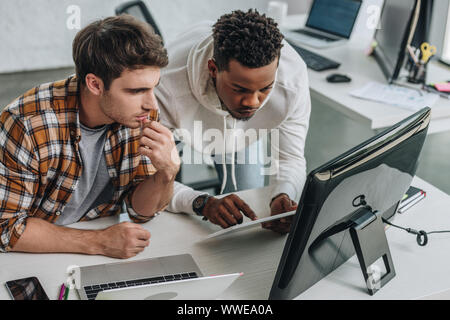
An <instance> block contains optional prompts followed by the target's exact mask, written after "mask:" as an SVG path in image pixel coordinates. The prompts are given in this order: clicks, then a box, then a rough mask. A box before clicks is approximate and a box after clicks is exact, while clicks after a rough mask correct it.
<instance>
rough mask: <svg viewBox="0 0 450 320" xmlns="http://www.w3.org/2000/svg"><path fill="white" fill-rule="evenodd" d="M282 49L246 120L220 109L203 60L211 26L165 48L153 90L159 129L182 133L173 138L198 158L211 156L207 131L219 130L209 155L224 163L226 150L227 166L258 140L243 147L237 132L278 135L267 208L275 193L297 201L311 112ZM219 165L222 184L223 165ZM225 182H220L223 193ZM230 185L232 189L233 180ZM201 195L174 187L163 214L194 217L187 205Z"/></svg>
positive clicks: (292, 60)
mask: <svg viewBox="0 0 450 320" xmlns="http://www.w3.org/2000/svg"><path fill="white" fill-rule="evenodd" d="M283 44H284V46H283V48H282V49H281V58H280V63H279V67H278V71H277V75H276V81H275V84H274V86H273V89H272V91H271V93H270V95H269V96H268V97H267V98H266V100H265V102H264V104H263V106H261V107H260V108H259V109H258V111H257V112H256V114H255V115H254V116H253V117H252V118H251V119H250V120H248V121H239V120H236V119H234V118H232V117H231V115H230V114H229V112H228V111H225V110H223V108H222V105H221V102H220V100H219V97H218V96H217V93H216V90H215V87H214V84H213V81H212V79H211V77H210V75H209V71H208V60H209V59H211V58H212V56H213V38H212V23H211V22H204V23H200V24H198V25H196V26H194V27H192V28H191V29H190V30H189V31H188V32H186V33H184V34H182V35H180V36H179V37H178V38H177V39H176V40H175V41H173V42H172V43H171V44H170V45H169V46H168V52H169V61H170V62H169V65H168V66H167V67H166V68H165V69H163V70H162V75H161V82H160V84H159V86H158V87H157V88H156V91H155V94H156V98H157V99H158V103H159V107H160V110H161V123H162V124H163V125H165V126H166V127H168V128H171V129H182V130H187V132H189V133H190V135H185V134H182V133H180V130H176V131H175V135H177V133H178V135H182V136H183V138H184V139H182V141H183V142H184V143H185V144H186V145H187V146H190V147H193V148H194V150H196V151H197V152H200V153H204V152H207V153H210V152H211V141H208V140H207V139H205V137H204V134H203V133H205V132H207V131H208V130H210V129H213V130H215V132H217V130H220V132H221V134H222V135H223V136H225V137H226V138H225V139H223V140H224V141H223V142H221V143H217V141H213V143H214V142H216V143H215V144H214V152H215V154H221V155H222V159H225V153H224V152H223V151H224V150H225V151H226V153H227V154H229V155H230V156H231V158H232V160H231V162H232V166H233V164H234V153H235V152H238V151H242V149H244V148H245V147H248V146H249V145H251V144H252V143H254V142H255V141H256V140H255V139H259V137H258V136H256V137H255V136H253V135H248V136H247V138H246V139H245V143H236V142H233V136H234V135H235V134H237V132H241V133H242V131H240V130H239V129H241V130H243V131H244V132H246V130H248V129H253V130H256V132H257V133H258V132H260V130H261V129H266V130H268V131H269V132H270V130H272V129H276V130H278V133H279V144H278V143H276V141H274V139H272V148H274V149H273V150H275V151H276V152H277V153H278V154H279V162H278V165H279V167H278V170H277V171H278V173H277V174H275V175H271V176H270V180H269V181H270V185H274V187H273V189H272V190H273V191H272V197H271V198H270V199H265V201H267V203H268V204H269V202H270V200H271V199H272V198H273V197H275V196H276V195H278V194H280V193H286V194H287V195H288V196H289V197H290V198H291V199H292V200H294V201H298V200H299V197H300V194H301V191H302V189H303V185H304V183H305V180H306V161H305V157H304V147H305V140H306V135H307V131H308V124H309V116H310V111H311V101H310V95H309V87H308V75H307V70H306V65H305V63H304V62H303V60H302V59H301V58H300V56H299V55H298V54H297V53H296V52H295V50H294V49H293V48H292V47H291V46H290V45H289V44H288V43H287V42H285V41H284V42H283ZM194 121H201V127H202V132H198V129H199V126H198V125H199V123H197V130H196V131H197V132H196V134H194V133H195V132H194V131H195V130H194ZM233 129H237V131H236V130H233ZM209 132H211V131H209ZM198 133H200V134H198ZM275 140H276V139H275ZM240 142H242V141H240ZM207 146H208V148H205V147H207ZM223 162H224V161H223ZM223 166H224V179H226V176H227V174H226V168H225V164H223ZM232 170H234V168H233V169H232ZM232 177H233V178H234V172H233V173H232ZM233 180H234V179H233ZM225 183H226V181H223V185H222V189H223V187H224V186H225ZM233 184H234V186H236V182H235V181H233ZM201 194H204V192H200V191H195V190H193V189H192V188H189V187H187V186H185V185H183V184H181V183H178V182H176V183H175V186H174V195H173V198H172V200H171V202H170V204H169V206H168V208H167V210H169V211H171V212H186V213H191V214H194V211H193V210H192V202H193V201H194V199H195V198H196V197H197V196H199V195H201Z"/></svg>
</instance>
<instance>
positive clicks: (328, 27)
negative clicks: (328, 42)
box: [305, 0, 361, 39]
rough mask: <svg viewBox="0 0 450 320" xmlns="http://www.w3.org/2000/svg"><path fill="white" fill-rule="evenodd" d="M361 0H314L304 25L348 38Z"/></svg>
mask: <svg viewBox="0 0 450 320" xmlns="http://www.w3.org/2000/svg"><path fill="white" fill-rule="evenodd" d="M360 7H361V0H315V1H314V3H313V4H312V6H311V9H310V11H309V15H308V20H307V21H306V24H305V26H306V27H310V28H314V29H318V30H321V31H325V32H329V33H331V34H335V35H338V36H340V37H343V38H346V39H348V38H350V35H351V33H352V30H353V25H354V24H355V21H356V17H357V16H358V12H359V8H360Z"/></svg>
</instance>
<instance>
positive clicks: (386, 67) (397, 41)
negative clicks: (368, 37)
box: [374, 0, 416, 82]
mask: <svg viewBox="0 0 450 320" xmlns="http://www.w3.org/2000/svg"><path fill="white" fill-rule="evenodd" d="M415 5H416V0H386V1H385V2H384V6H383V11H382V13H381V17H380V23H379V26H378V28H377V30H376V32H375V41H376V42H377V47H376V48H375V50H374V56H375V58H376V60H377V62H378V63H379V65H380V67H381V69H382V70H383V72H384V74H385V76H386V78H387V79H388V81H389V82H392V81H393V80H395V79H396V78H397V77H398V73H399V71H400V68H401V67H402V64H403V60H404V54H405V50H406V45H407V43H406V42H407V39H408V36H409V32H410V29H411V22H412V16H413V13H414V8H415Z"/></svg>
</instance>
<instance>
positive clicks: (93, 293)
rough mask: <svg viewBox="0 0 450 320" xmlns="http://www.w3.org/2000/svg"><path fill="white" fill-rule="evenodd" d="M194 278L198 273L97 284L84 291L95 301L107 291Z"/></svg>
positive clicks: (87, 287) (85, 288)
mask: <svg viewBox="0 0 450 320" xmlns="http://www.w3.org/2000/svg"><path fill="white" fill-rule="evenodd" d="M194 278H198V275H197V273H195V272H186V273H180V274H170V275H165V276H158V277H153V278H146V279H137V280H128V281H119V282H111V283H102V284H97V285H91V286H85V287H84V288H83V289H84V292H85V293H86V295H87V298H88V300H95V298H96V297H97V294H98V293H99V292H101V291H105V290H110V289H119V288H129V287H137V286H143V285H147V284H153V283H160V282H169V281H176V280H187V279H194Z"/></svg>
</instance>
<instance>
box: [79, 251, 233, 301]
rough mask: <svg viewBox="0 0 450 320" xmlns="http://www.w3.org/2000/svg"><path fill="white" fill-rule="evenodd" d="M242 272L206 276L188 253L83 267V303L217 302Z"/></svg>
mask: <svg viewBox="0 0 450 320" xmlns="http://www.w3.org/2000/svg"><path fill="white" fill-rule="evenodd" d="M241 275H242V274H241V273H233V274H226V275H219V276H208V277H204V276H203V275H202V272H201V271H200V268H199V267H198V266H197V264H196V263H195V261H194V259H193V258H192V256H191V255H189V254H183V255H175V256H165V257H159V258H151V259H145V260H140V261H130V262H118V263H109V264H101V265H94V266H86V267H81V268H80V282H81V285H80V288H79V289H77V292H78V294H79V296H80V299H82V300H94V299H95V300H168V299H177V300H178V299H182V300H202V299H215V298H216V297H217V296H219V295H220V294H221V293H222V292H223V291H225V290H226V289H227V288H228V287H229V286H230V285H231V284H232V283H233V282H234V281H235V280H236V279H237V278H238V277H239V276H241Z"/></svg>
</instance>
